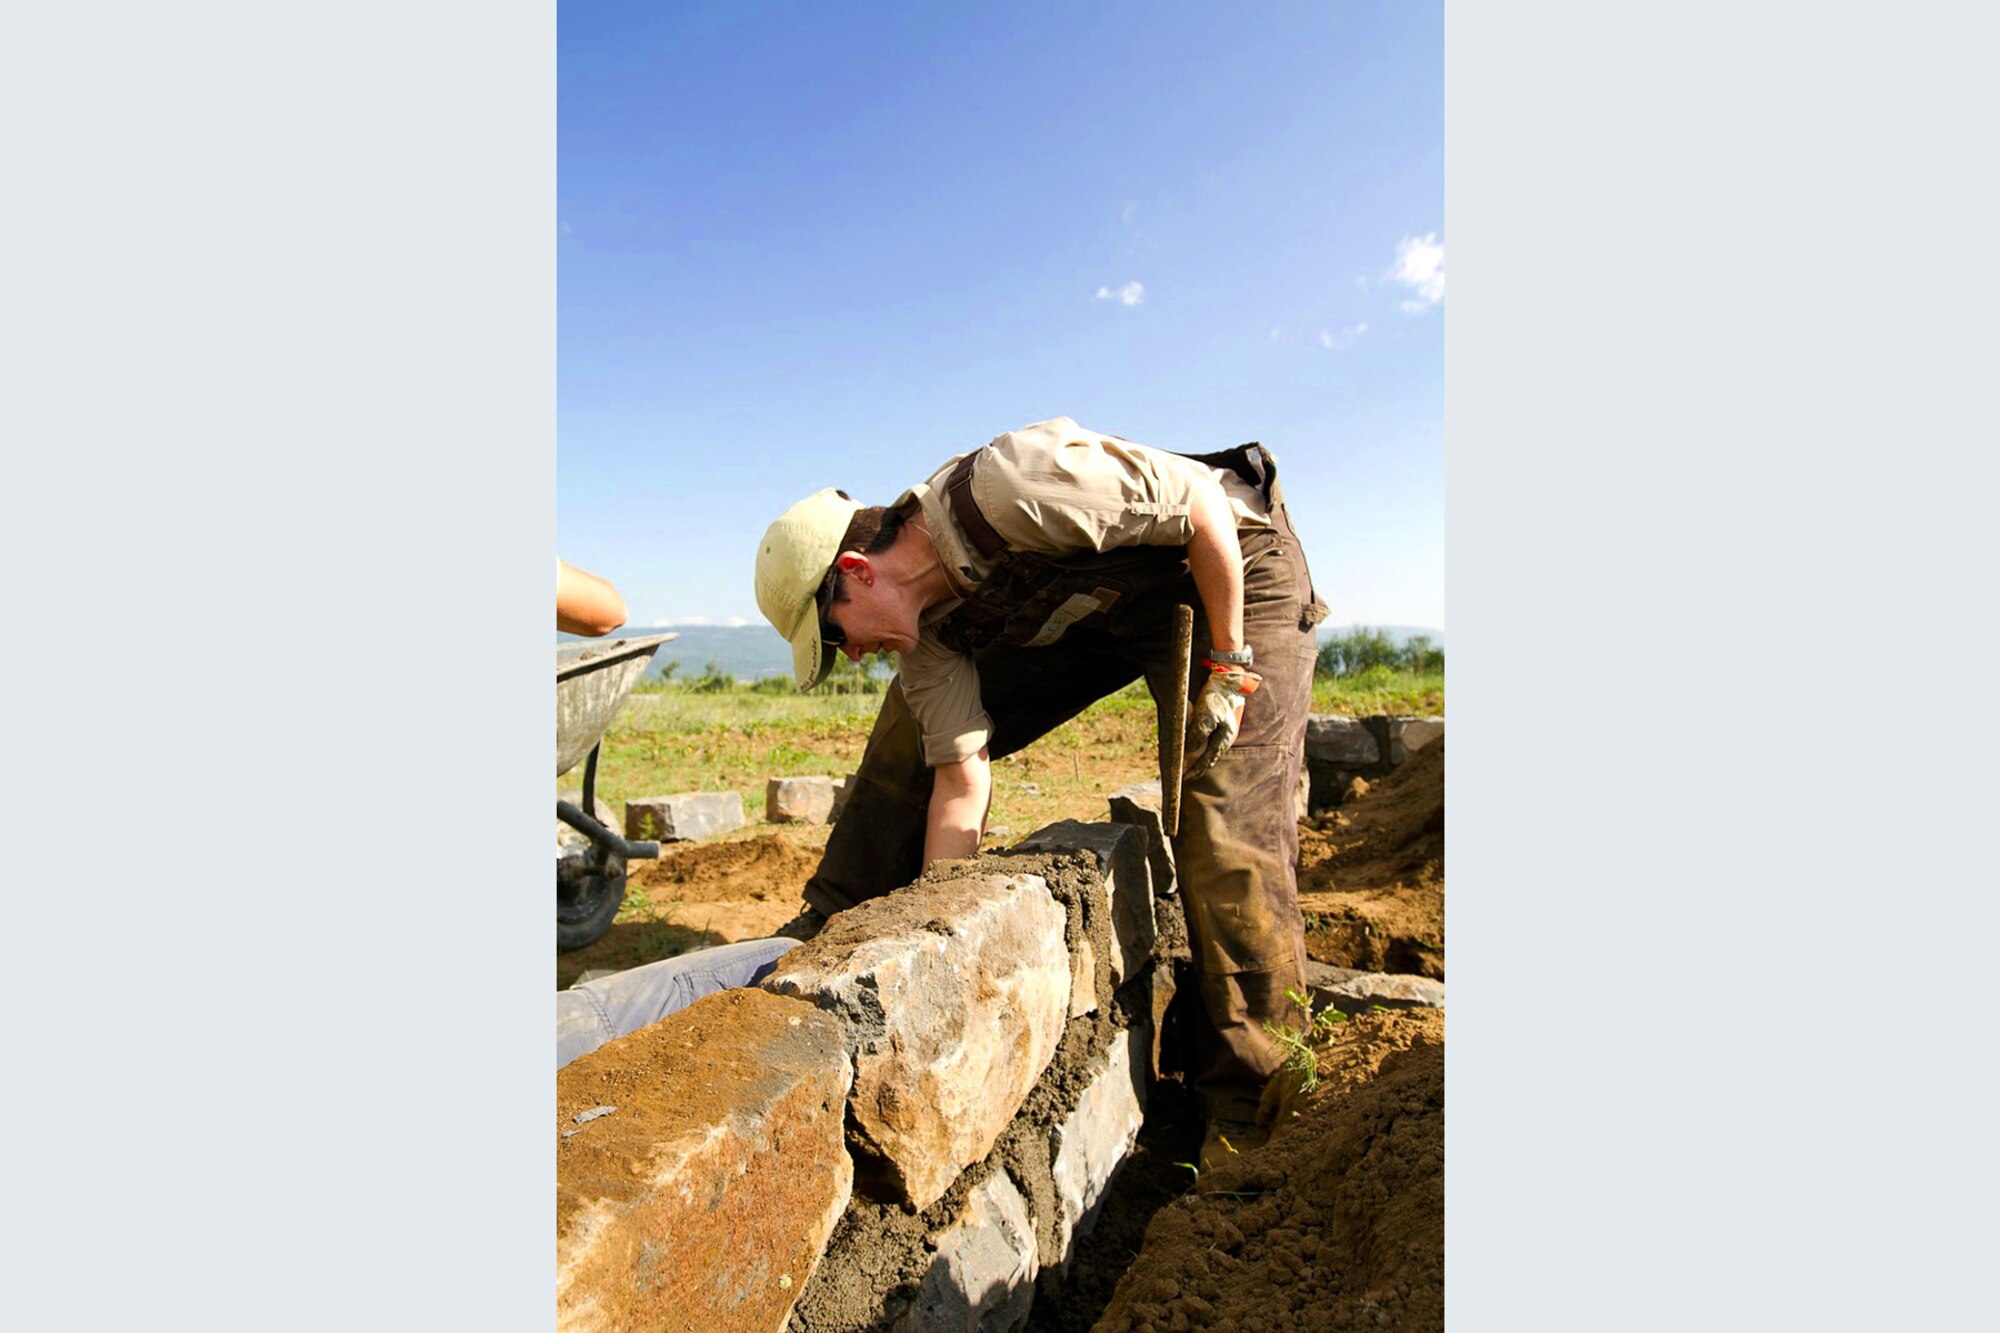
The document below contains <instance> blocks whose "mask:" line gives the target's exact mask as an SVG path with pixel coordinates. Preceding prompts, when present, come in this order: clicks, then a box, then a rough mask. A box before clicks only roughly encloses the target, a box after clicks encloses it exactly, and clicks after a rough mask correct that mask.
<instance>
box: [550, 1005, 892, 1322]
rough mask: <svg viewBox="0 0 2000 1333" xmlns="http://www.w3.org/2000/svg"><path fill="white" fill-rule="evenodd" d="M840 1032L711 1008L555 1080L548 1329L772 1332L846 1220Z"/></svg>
mask: <svg viewBox="0 0 2000 1333" xmlns="http://www.w3.org/2000/svg"><path fill="white" fill-rule="evenodd" d="M850 1078H851V1074H850V1066H849V1063H848V1057H847V1052H846V1050H845V1047H844V1046H843V1043H842V1032H841V1027H840V1024H839V1022H838V1021H837V1020H836V1019H834V1018H833V1017H832V1016H831V1015H828V1014H823V1013H820V1012H818V1011H817V1010H815V1009H814V1008H813V1007H812V1006H811V1005H808V1004H803V1003H801V1002H799V1001H797V1000H793V999H787V998H786V997H784V996H780V995H772V994H769V993H767V992H764V991H760V990H729V991H723V992H721V993H719V994H715V995H710V996H706V997H704V998H702V999H700V1000H698V1001H696V1002H695V1003H694V1004H692V1005H690V1006H688V1007H687V1008H686V1009H683V1010H681V1011H680V1012H678V1013H675V1014H669V1015H668V1016H667V1017H666V1018H664V1019H662V1020H661V1021H660V1022H658V1023H655V1024H653V1025H652V1026H650V1027H646V1028H642V1029H640V1030H639V1031H637V1032H634V1033H632V1034H630V1035H629V1036H625V1037H620V1038H618V1039H617V1040H616V1041H612V1042H608V1043H606V1044H605V1045H603V1046H601V1047H599V1048H598V1049H597V1050H594V1051H591V1052H589V1053H588V1054H585V1055H583V1056H580V1057H578V1058H577V1059H576V1060H575V1061H573V1062H572V1063H570V1064H569V1065H567V1066H565V1067H564V1068H563V1069H561V1070H560V1071H559V1072H558V1073H557V1074H556V1123H557V1139H556V1322H557V1326H558V1327H559V1328H563V1329H568V1330H576V1331H577V1333H585V1331H586V1330H587V1331H589V1333H597V1331H598V1330H613V1329H699V1330H701V1333H736V1331H737V1330H744V1331H745V1333H748V1331H749V1330H755V1331H756V1333H776V1330H778V1329H781V1328H783V1327H784V1325H785V1321H786V1319H787V1318H788V1317H789V1316H790V1314H791V1309H792V1305H793V1303H794V1302H795V1301H796V1300H797V1299H798V1296H799V1292H800V1291H801V1290H802V1289H803V1288H804V1287H805V1284H806V1280H807V1279H808V1278H809V1277H811V1276H812V1272H813V1268H814V1266H815V1265H816V1264H818V1262H819V1257H820V1254H821V1252H822V1251H823V1250H824V1249H825V1246H826V1242H827V1238H828V1237H829V1236H830V1235H831V1234H832V1233H833V1227H834V1224H835V1223H836V1222H838V1221H839V1219H840V1215H841V1213H842V1212H843V1211H844V1210H845V1209H846V1207H847V1203H848V1199H849V1197H850V1194H851V1190H852V1186H853V1181H854V1168H853V1164H852V1162H851V1161H850V1160H849V1158H848V1155H847V1152H846V1150H845V1148H844V1147H843V1145H842V1120H843V1117H844V1114H845V1108H846V1102H847V1092H848V1087H849V1082H850Z"/></svg>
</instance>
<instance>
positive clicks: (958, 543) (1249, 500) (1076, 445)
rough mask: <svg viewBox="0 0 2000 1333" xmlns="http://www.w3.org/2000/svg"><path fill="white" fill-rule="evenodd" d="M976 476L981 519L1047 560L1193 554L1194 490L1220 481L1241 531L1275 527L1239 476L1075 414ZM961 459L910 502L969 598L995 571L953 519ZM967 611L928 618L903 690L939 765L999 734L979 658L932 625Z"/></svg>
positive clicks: (985, 461)
mask: <svg viewBox="0 0 2000 1333" xmlns="http://www.w3.org/2000/svg"><path fill="white" fill-rule="evenodd" d="M986 448H987V450H988V452H987V455H986V456H985V457H984V458H982V459H980V461H979V467H978V469H977V470H976V471H975V472H974V473H973V474H972V498H973V500H974V501H975V502H977V503H978V505H979V512H980V513H982V514H984V515H985V516H986V521H987V522H988V523H991V524H992V525H993V529H994V531H996V532H998V533H999V534H1000V536H1001V538H1002V540H1004V541H1005V542H1006V543H1007V544H1008V546H1010V547H1012V548H1014V549H1016V550H1021V551H1029V552H1032V553H1034V554H1037V555H1047V556H1056V557H1061V556H1066V555H1081V554H1084V553H1086V552H1091V551H1110V550H1114V549H1116V548H1118V547H1121V546H1185V545H1186V544H1187V542H1188V539H1189V538H1190V537H1192V536H1193V535H1194V529H1193V526H1192V524H1191V523H1190V521H1189V512H1190V510H1191V509H1192V507H1193V497H1194V493H1195V488H1196V487H1198V486H1202V485H1205V484H1209V483H1215V484H1219V485H1220V486H1221V487H1222V489H1223V493H1224V494H1225V495H1226V496H1227V497H1228V499H1229V507H1230V509H1231V511H1232V512H1233V513H1234V514H1235V516H1236V526H1237V528H1238V529H1239V530H1246V529H1253V528H1268V527H1270V526H1271V519H1270V515H1269V514H1267V513H1266V512H1265V510H1264V501H1263V497H1262V496H1261V495H1259V494H1258V493H1257V491H1256V490H1255V489H1254V488H1253V487H1251V486H1250V485H1249V484H1248V483H1246V482H1245V481H1244V480H1243V479H1242V478H1241V477H1239V476H1237V475H1236V474H1235V473H1234V472H1231V471H1228V470H1227V469H1223V468H1212V467H1208V466H1206V465H1204V464H1201V463H1197V462H1195V461H1194V460H1193V459H1190V458H1183V457H1181V456H1180V455H1178V454H1171V453H1168V452H1166V451H1165V450H1162V449H1151V448H1148V447H1147V446H1145V445H1143V444H1134V443H1132V442H1131V441H1130V440H1121V439H1117V438H1115V437H1113V436H1110V435H1100V434H1098V433H1097V432H1096V431H1094V430H1085V429H1084V428H1083V427H1082V426H1079V425H1077V424H1076V422H1074V421H1072V420H1070V419H1069V418H1068V417H1057V418H1055V419H1054V420H1053V421H1040V422H1036V423H1035V424H1034V425H1032V426H1024V427H1022V428H1021V429H1020V430H1016V431H1009V432H1008V433H1007V434H1005V435H1002V436H1000V437H999V438H997V439H995V440H994V441H993V442H992V443H991V444H989V445H987V446H986ZM959 457H963V455H959V456H957V457H953V458H952V459H951V460H950V461H948V462H946V463H945V465H944V466H943V467H941V468H939V469H938V470H937V471H936V472H934V473H932V474H931V476H930V478H929V479H928V480H926V481H923V482H921V483H919V484H918V485H916V486H912V487H911V488H910V489H909V490H908V491H906V492H904V493H903V496H902V497H901V498H899V500H898V503H899V504H900V503H902V501H903V500H907V499H915V500H916V502H917V507H918V511H919V512H920V513H921V514H922V516H923V522H924V527H925V528H926V529H927V530H928V531H929V532H930V534H931V541H932V543H933V544H934V545H935V546H936V547H937V552H938V558H939V559H940V560H942V561H943V562H944V567H945V572H946V574H947V575H948V576H949V577H950V578H951V579H952V580H953V581H955V582H956V583H957V584H958V585H959V587H960V589H961V590H962V591H966V590H970V589H972V588H976V587H978V586H979V584H980V583H981V582H982V581H983V580H984V579H985V578H986V576H987V575H988V574H990V573H991V572H992V564H991V563H990V562H989V561H985V560H982V559H981V558H980V556H979V553H978V552H977V551H975V550H974V549H973V547H972V543H971V542H970V541H968V540H967V539H966V536H965V533H964V532H963V531H962V530H961V529H960V528H959V526H958V521H957V520H956V519H955V518H953V517H952V514H951V506H950V503H949V502H948V501H947V500H946V499H945V493H944V487H945V482H946V480H947V479H948V478H949V477H950V475H951V469H952V467H953V466H954V465H955V464H957V462H958V459H959ZM957 605H958V603H957V602H956V601H951V602H946V603H943V604H942V605H939V606H935V607H932V608H931V609H930V610H929V611H927V612H926V613H925V614H924V618H923V626H924V629H923V632H922V633H920V635H919V636H918V640H917V646H916V648H915V649H914V650H912V651H911V652H908V653H905V654H903V656H902V659H901V661H900V662H899V664H898V665H899V667H900V668H901V672H902V678H903V693H904V694H905V696H907V697H908V699H909V701H910V710H911V712H913V713H914V714H916V718H917V722H918V725H920V726H921V727H922V728H923V733H924V759H925V762H927V763H929V764H931V765H932V766H933V767H935V766H937V765H939V764H955V763H958V762H960V761H961V760H964V759H969V758H971V757H972V756H973V755H975V754H978V753H979V751H980V749H981V748H982V747H983V746H985V744H986V742H987V741H988V740H989V739H990V738H991V736H992V734H993V719H992V718H990V717H989V716H987V713H986V709H985V708H984V706H982V705H981V703H980V701H979V671H978V668H976V667H975V666H973V664H972V659H971V658H969V657H967V656H966V655H965V654H963V653H958V652H954V651H952V650H951V649H949V648H947V647H945V646H944V645H943V644H942V643H940V642H938V639H937V636H936V635H935V634H933V633H931V632H930V630H929V626H931V625H933V624H934V623H936V622H937V621H938V620H940V619H942V618H943V617H945V616H947V615H949V614H950V613H951V611H952V609H953V608H954V607H956V606H957Z"/></svg>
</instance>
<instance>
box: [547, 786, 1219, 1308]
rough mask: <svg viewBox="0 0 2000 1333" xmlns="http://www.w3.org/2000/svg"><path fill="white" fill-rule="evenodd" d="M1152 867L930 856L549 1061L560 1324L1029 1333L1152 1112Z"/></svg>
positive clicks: (1144, 846) (1168, 966) (1163, 903)
mask: <svg viewBox="0 0 2000 1333" xmlns="http://www.w3.org/2000/svg"><path fill="white" fill-rule="evenodd" d="M1153 850H1154V849H1153V848H1151V847H1150V846H1149V840H1148V833H1147V830H1146V829H1145V828H1144V827H1143V826H1135V825H1134V824H1129V823H1107V824H1084V823H1078V822H1076V821H1065V822H1063V823H1060V824H1054V825H1051V826H1049V827H1048V828H1046V829H1043V830H1041V831H1040V832H1038V833H1036V834H1034V835H1032V836H1031V837H1029V838H1027V839H1024V840H1023V841H1022V842H1021V843H1019V844H1017V845H1016V846H1015V847H1013V848H1010V849H1009V850H1007V851H1005V852H1002V853H998V854H993V855H986V856H979V857H973V858H969V859H967V860H963V861H954V862H947V863H941V864H939V865H936V866H933V867H932V868H931V870H930V871H929V872H928V873H927V874H926V875H925V876H924V877H923V878H922V879H920V880H918V881H917V882H916V883H915V884H912V885H910V886H908V887H906V888H903V889H901V890H898V891H897V892H895V893H893V894H890V895H888V896H886V897H883V898H878V899H875V900H873V901H871V902H867V903H863V904H861V905H860V906H857V907H854V908H851V909H849V910H848V911H846V912H842V913H841V914H839V915H838V916H836V917H835V918H833V920H832V921H830V922H829V923H828V924H827V926H826V927H825V928H824V929H823V930H822V931H821V932H820V934H819V935H818V936H817V937H816V938H815V939H813V940H810V941H808V942H807V943H805V944H802V945H800V946H799V947H798V948H796V949H794V950H792V951H791V952H790V953H788V954H786V955H785V957H784V959H783V960H782V961H781V963H780V964H779V968H778V970H777V971H776V972H775V973H773V974H772V975H771V976H770V977H769V978H767V979H766V981H765V982H764V984H763V987H762V989H761V990H748V991H727V992H723V993H722V994H719V995H711V996H708V997H706V998H705V999H703V1000H701V1001H699V1002H697V1003H696V1004H694V1005H692V1006H690V1007H688V1008H687V1009H684V1010H681V1011H680V1012H679V1013H676V1014H671V1015H669V1016H668V1017H667V1018H666V1019H664V1020H662V1021H661V1022H659V1023H656V1024H654V1025H653V1026H651V1027H649V1028H645V1029H643V1030H641V1031H639V1032H635V1033H633V1034H631V1035H630V1036H627V1037H623V1038H620V1039H618V1040H617V1041H615V1042H611V1043H608V1044H607V1045H605V1046H603V1047H601V1048H599V1049H598V1050H597V1051H593V1052H591V1053H590V1054H589V1055H586V1056H583V1057H582V1058H580V1059H578V1060H577V1061H575V1062H573V1063H572V1064H571V1065H569V1066H567V1067H565V1068H564V1069H563V1070H562V1071H560V1072H559V1073H558V1075H557V1103H558V1105H557V1120H558V1134H559V1137H558V1140H557V1145H558V1146H557V1187H558V1210H557V1265H558V1274H559V1279H558V1281H559V1286H558V1323H559V1325H560V1326H561V1327H563V1328H566V1329H577V1330H584V1329H592V1330H594V1329H611V1328H635V1327H657V1328H689V1329H699V1330H702V1333H728V1331H730V1330H738V1329H742V1330H759V1331H760V1333H777V1331H778V1330H784V1329H790V1330H794V1331H795V1333H835V1331H836V1330H859V1329H877V1328H891V1329H901V1330H919V1329H943V1328H951V1329H968V1328H979V1329H1018V1328H1019V1327H1020V1326H1021V1324H1022V1323H1023V1322H1024V1321H1025V1320H1026V1318H1027V1315H1028V1310H1029V1307H1030V1305H1031V1304H1032V1302H1033V1300H1034V1296H1035V1292H1036V1290H1037V1288H1038V1287H1046V1286H1047V1285H1048V1284H1050V1283H1060V1282H1062V1281H1063V1280H1064V1277H1065V1275H1066V1273H1067V1270H1068V1266H1069V1262H1070V1258H1071V1255H1072V1254H1073V1252H1074V1249H1075V1246H1076V1243H1077V1242H1078V1240H1079V1239H1081V1237H1083V1236H1084V1235H1085V1234H1087V1233H1088V1232H1089V1230H1090V1229H1091V1227H1092V1226H1093V1225H1094V1223H1095V1222H1096V1219H1097V1211H1098V1208H1099V1205H1100V1203H1101V1201H1102V1200H1103V1197H1104V1195H1105V1192H1106V1190H1107V1189H1108V1187H1109V1185H1110V1183H1111V1179H1112V1176H1113V1174H1114V1173H1115V1172H1116V1171H1117V1169H1118V1167H1119V1166H1120V1164H1121V1163H1122V1162H1123V1161H1124V1159H1125V1157H1126V1155H1127V1154H1128V1153H1129V1152H1130V1150H1131V1148H1132V1145H1133V1143H1134V1141H1135V1140H1136V1139H1137V1136H1138V1132H1139V1127H1140V1124H1141V1122H1142V1121H1143V1119H1144V1115H1145V1105H1146V1090H1147V1085H1148V1083H1149V1081H1150V1079H1151V1078H1152V1077H1153V1076H1154V1074H1155V1072H1156V1063H1157V1059H1158V1041H1157V1033H1156V1015H1158V1014H1161V1013H1163V1012H1164V1010H1165V1005H1166V1001H1167V1000H1168V999H1170V998H1171V997H1172V993H1173V970H1172V969H1173V960H1172V955H1173V954H1174V953H1175V943H1174V942H1175V941H1176V940H1178V939H1181V938H1183V937H1184V931H1182V930H1181V929H1180V928H1179V923H1178V920H1177V918H1178V915H1179V908H1178V905H1177V903H1175V902H1173V901H1172V900H1171V898H1166V899H1164V900H1162V899H1160V898H1159V897H1158V895H1162V894H1170V893H1171V888H1172V886H1171V884H1158V883H1156V882H1155V880H1154V874H1153V868H1154V865H1155V864H1156V862H1155V860H1154V857H1153V856H1152V855H1150V854H1149V853H1151V852H1152V851H1153ZM1179 952H1181V953H1184V952H1185V947H1184V945H1183V946H1181V948H1180V950H1179ZM606 1108H610V1109H606Z"/></svg>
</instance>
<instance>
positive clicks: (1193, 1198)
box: [1095, 1011, 1444, 1333]
mask: <svg viewBox="0 0 2000 1333" xmlns="http://www.w3.org/2000/svg"><path fill="white" fill-rule="evenodd" d="M1319 1071H1320V1079H1321V1082H1320V1085H1319V1087H1318V1088H1316V1089H1315V1090H1314V1091H1313V1092H1311V1093H1306V1094H1296V1093H1295V1094H1294V1095H1293V1096H1292V1097H1291V1098H1290V1099H1289V1101H1288V1105H1287V1106H1286V1108H1285V1113H1284V1115H1283V1117H1282V1118H1281V1119H1280V1121H1279V1122H1278V1124H1277V1127H1276V1129H1275V1131H1274V1132H1273V1134H1272V1136H1271V1141H1270V1142H1269V1143H1268V1144H1266V1145H1265V1146H1264V1147H1262V1148H1258V1149H1254V1150H1252V1151H1250V1152H1246V1153H1242V1154H1240V1155H1239V1156H1237V1157H1233V1158H1231V1159H1230V1160H1229V1161H1228V1162H1227V1163H1225V1164H1224V1165H1222V1166H1220V1167H1217V1168H1215V1169H1214V1170H1211V1171H1208V1172H1205V1173H1203V1174H1202V1176H1201V1178H1200V1179H1199V1180H1198V1181H1197V1182H1196V1183H1195V1187H1194V1189H1193V1191H1192V1192H1190V1193H1188V1194H1185V1195H1183V1196H1182V1197H1180V1198H1178V1199H1176V1200H1174V1201H1173V1202H1172V1203H1171V1204H1169V1205H1168V1206H1166V1207H1165V1208H1163V1209H1161V1210H1160V1211H1159V1213H1158V1214H1157V1215H1156V1216H1155V1217H1154V1218H1153V1222H1152V1225H1151V1226H1150V1227H1149V1228H1148V1230H1147V1233H1146V1244H1145V1248H1144V1249H1142V1250H1141V1251H1140V1252H1139V1256H1138V1258H1137V1259H1136V1260H1134V1261H1133V1263H1132V1265H1131V1267H1130V1268H1128V1269H1127V1270H1126V1272H1125V1275H1124V1277H1123V1278H1122V1279H1121V1280H1120V1282H1119V1283H1118V1289H1117V1291H1116V1292H1115V1293H1114V1294H1113V1296H1112V1298H1111V1303H1110V1305H1109V1306H1108V1307H1107V1308H1106V1309H1105V1311H1104V1313H1103V1316H1102V1317H1101V1318H1100V1319H1099V1320H1098V1322H1097V1324H1096V1325H1095V1327H1096V1329H1097V1330H1098V1333H1142V1330H1148V1329H1161V1330H1165V1329H1187V1328H1199V1329H1211V1330H1215V1333H1276V1331H1277V1330H1285V1331H1286V1333H1293V1331H1296V1333H1321V1331H1322V1330H1346V1329H1369V1330H1373V1329H1378V1328H1394V1329H1442V1328H1443V1327H1444V1015H1442V1014H1440V1013H1437V1012H1436V1011H1429V1012H1412V1013H1396V1014H1368V1015H1364V1016H1363V1017H1360V1018H1357V1019H1354V1020H1352V1021H1351V1022H1349V1023H1347V1024H1345V1025H1344V1026H1343V1028H1342V1029H1341V1030H1340V1031H1339V1033H1338V1035H1337V1036H1336V1037H1335V1039H1334V1040H1333V1042H1332V1044H1331V1045H1330V1046H1329V1047H1327V1048H1326V1049H1323V1050H1322V1051H1320V1052H1319ZM1279 1077H1280V1078H1283V1077H1285V1075H1284V1074H1283V1073H1281V1074H1280V1075H1279Z"/></svg>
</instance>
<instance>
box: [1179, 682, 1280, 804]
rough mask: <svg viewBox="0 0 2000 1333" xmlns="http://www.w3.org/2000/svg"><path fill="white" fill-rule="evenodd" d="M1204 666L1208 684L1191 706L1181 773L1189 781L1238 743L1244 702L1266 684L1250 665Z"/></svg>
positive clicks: (1207, 768)
mask: <svg viewBox="0 0 2000 1333" xmlns="http://www.w3.org/2000/svg"><path fill="white" fill-rule="evenodd" d="M1202 665H1203V666H1205V667H1207V668H1208V673H1209V674H1208V683H1207V684H1205V685H1203V686H1202V687H1201V693H1200V694H1198V695H1196V696H1195V699H1194V702H1193V703H1192V704H1190V705H1189V706H1188V735H1187V759H1186V761H1185V762H1184V763H1183V764H1182V775H1183V777H1184V779H1185V780H1186V781H1189V782H1192V781H1194V780H1195V779H1196V778H1198V777H1200V776H1201V775H1202V774H1204V773H1206V772H1208V770H1209V769H1211V768H1213V767H1214V766H1215V761H1216V760H1218V759H1220V758H1222V756H1223V755H1224V754H1226V753H1227V752H1228V750H1229V747H1230V746H1232V745H1234V744H1235V743H1236V732H1237V729H1238V728H1239V727H1241V726H1242V725H1243V705H1244V703H1245V702H1246V701H1247V700H1248V699H1249V698H1250V696H1251V695H1253V694H1255V693H1256V692H1257V687H1258V686H1259V685H1261V684H1263V683H1264V678H1263V677H1262V676H1260V675H1258V674H1257V673H1256V672H1254V671H1252V670H1251V669H1250V668H1249V667H1240V666H1218V665H1216V664H1215V663H1214V662H1204V663H1202Z"/></svg>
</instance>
